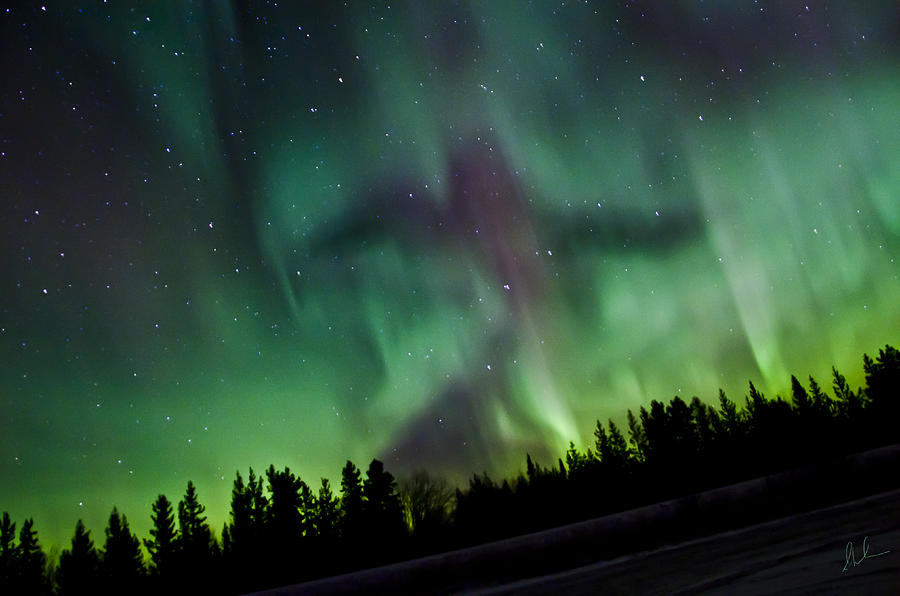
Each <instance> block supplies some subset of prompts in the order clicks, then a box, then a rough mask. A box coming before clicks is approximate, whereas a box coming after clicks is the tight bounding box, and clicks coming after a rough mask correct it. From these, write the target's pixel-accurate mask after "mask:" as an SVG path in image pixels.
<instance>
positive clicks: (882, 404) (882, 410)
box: [863, 345, 900, 441]
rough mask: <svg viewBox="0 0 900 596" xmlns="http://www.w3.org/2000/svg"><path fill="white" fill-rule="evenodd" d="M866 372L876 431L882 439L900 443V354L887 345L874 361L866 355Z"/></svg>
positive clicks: (867, 391)
mask: <svg viewBox="0 0 900 596" xmlns="http://www.w3.org/2000/svg"><path fill="white" fill-rule="evenodd" d="M863 370H864V372H865V374H866V395H867V396H868V398H869V401H870V405H869V407H870V410H871V415H870V416H871V418H870V419H871V420H872V422H873V425H872V426H873V427H874V428H873V430H874V431H875V433H876V435H877V436H878V439H879V440H882V441H898V440H900V424H898V422H897V421H898V420H900V351H898V350H897V349H896V348H894V347H892V346H889V345H888V346H885V347H884V348H883V349H881V350H879V351H878V357H877V358H875V360H872V359H871V358H870V357H869V355H868V354H864V355H863Z"/></svg>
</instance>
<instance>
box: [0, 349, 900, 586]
mask: <svg viewBox="0 0 900 596" xmlns="http://www.w3.org/2000/svg"><path fill="white" fill-rule="evenodd" d="M863 370H864V373H865V386H864V387H861V388H858V389H856V390H854V389H852V388H851V387H850V386H849V384H848V383H847V380H846V378H845V377H844V376H843V375H842V374H841V373H840V372H838V370H837V369H835V368H832V382H831V392H830V393H831V394H829V393H827V392H826V391H825V390H824V389H823V388H822V387H821V386H820V385H819V383H817V382H816V380H815V379H813V378H812V377H810V378H809V382H808V384H806V385H805V384H804V383H803V382H801V381H800V380H799V379H797V377H791V390H790V391H791V393H790V398H789V400H787V399H784V398H782V397H781V396H777V397H775V398H774V399H769V398H767V397H766V396H764V395H763V394H762V393H761V392H760V391H759V390H758V389H757V388H756V387H755V386H754V385H753V383H752V382H751V383H750V385H749V392H748V394H747V395H746V397H745V400H744V403H743V404H742V405H739V404H737V403H735V402H734V401H732V400H731V399H729V398H728V397H727V396H726V395H725V393H724V392H722V391H721V390H720V391H719V395H718V404H717V406H712V405H709V404H706V403H704V402H703V401H701V400H700V399H699V398H697V397H694V398H692V399H691V400H690V402H686V401H684V400H683V399H681V398H680V397H674V398H673V399H672V400H671V401H669V402H668V403H663V402H660V401H655V400H654V401H652V402H651V403H650V406H649V408H645V407H643V406H642V407H641V408H640V409H639V411H638V412H637V413H634V412H632V411H630V410H629V411H628V412H627V415H626V417H625V421H626V422H625V424H624V425H622V426H621V427H620V426H619V425H617V424H615V422H613V421H612V420H608V421H607V422H605V423H604V422H601V421H599V420H598V421H597V423H596V429H595V431H594V437H595V441H594V444H593V445H591V446H590V447H588V448H587V449H585V450H581V449H579V448H578V447H577V446H576V445H575V444H574V443H570V445H569V449H568V450H567V451H566V452H565V454H563V455H562V457H560V458H559V459H558V461H557V462H556V463H555V464H553V465H551V466H549V467H544V466H543V465H541V464H539V463H538V462H535V461H534V460H533V459H532V458H531V456H530V455H526V459H525V472H524V474H523V473H520V474H519V475H518V476H516V477H514V478H509V479H504V480H501V481H498V480H495V479H492V478H490V477H489V476H488V475H487V474H476V475H474V476H473V477H472V478H471V479H470V481H469V483H468V486H467V487H465V488H454V487H451V486H450V485H449V484H448V483H447V482H445V481H443V480H441V479H440V477H439V476H438V475H437V473H439V471H435V473H432V472H430V471H420V472H418V473H415V474H413V475H412V476H411V477H409V478H406V479H403V480H401V481H398V480H397V479H395V478H394V476H393V475H392V474H391V473H390V472H389V471H387V470H386V469H385V468H384V465H383V463H382V462H381V461H379V460H377V459H376V460H372V462H371V463H370V464H369V465H368V468H367V469H366V470H365V471H363V470H362V469H360V468H359V467H357V466H356V465H355V464H354V463H353V462H351V461H348V462H347V463H346V465H345V466H344V468H343V470H342V471H341V481H340V486H339V487H333V486H332V485H331V483H330V482H329V481H328V480H327V479H324V478H323V479H322V480H321V482H320V483H319V485H318V486H310V485H309V484H307V483H306V482H305V481H304V480H302V479H301V478H300V477H299V476H297V475H296V474H295V473H293V472H292V471H291V470H290V469H289V468H284V469H283V470H277V469H275V467H274V466H269V468H268V469H267V470H265V472H264V473H262V474H257V473H255V472H254V471H253V470H252V469H250V470H249V473H248V474H247V476H246V477H244V476H243V475H241V473H240V472H238V473H237V474H236V476H235V479H234V484H233V489H232V493H231V495H232V496H231V510H230V512H229V514H228V517H227V522H226V523H225V524H224V527H223V528H222V529H221V532H219V533H218V535H217V532H216V531H214V529H213V528H211V527H210V525H209V523H208V522H207V519H206V516H205V507H204V506H203V505H202V504H201V502H200V495H198V494H197V491H196V488H195V486H194V484H193V483H192V482H188V483H187V487H186V490H185V492H184V495H183V496H182V497H181V498H180V500H178V502H177V503H176V502H174V501H170V500H169V498H168V497H166V495H162V494H161V495H159V496H158V497H157V498H156V500H155V501H154V502H153V505H152V510H151V511H150V518H151V529H150V532H149V536H148V537H146V538H143V539H142V540H141V539H139V538H138V537H137V536H136V535H135V534H134V533H133V532H132V531H131V529H130V526H129V523H128V520H127V519H126V517H125V515H123V514H122V513H120V512H119V511H118V510H117V509H115V508H114V509H113V510H112V512H111V514H110V516H109V522H108V524H107V526H106V528H105V529H104V531H103V534H102V535H97V534H93V535H92V532H91V531H90V530H89V529H88V528H86V527H85V526H84V524H83V523H82V521H81V520H78V522H77V523H76V525H75V531H74V535H73V537H72V540H71V543H70V544H69V545H68V546H67V547H66V548H65V549H64V550H63V551H62V552H61V554H60V556H59V558H58V561H56V560H50V558H49V557H48V556H47V555H46V554H45V553H44V551H43V548H42V546H41V544H40V542H39V540H38V534H37V530H36V528H35V527H34V523H33V520H31V519H26V520H24V521H22V523H21V525H20V526H18V528H17V523H16V522H14V521H13V520H12V519H11V518H10V516H9V514H8V513H3V514H2V519H0V594H20V593H21V594H51V593H55V594H61V595H62V594H124V593H129V594H136V593H137V594H142V593H144V594H149V593H167V592H174V593H197V592H215V593H220V592H222V593H229V592H230V593H241V592H247V591H252V590H259V589H265V588H270V587H276V586H281V585H287V584H291V583H297V582H302V581H307V580H311V579H315V578H320V577H326V576H330V575H335V574H339V573H345V572H349V571H353V570H357V569H363V568H369V567H374V566H379V565H383V564H387V563H391V562H395V561H400V560H404V559H410V558H415V557H420V556H423V555H428V554H433V553H438V552H442V551H446V550H450V549H455V548H461V547H466V546H470V545H475V544H479V543H484V542H488V541H492V540H496V539H500V538H504V537H509V536H514V535H519V534H524V533H528V532H532V531H537V530H541V529H546V528H550V527H554V526H559V525H563V524H566V523H571V522H574V521H578V520H583V519H588V518H592V517H597V516H600V515H604V514H609V513H614V512H617V511H623V510H626V509H629V508H633V507H636V506H640V505H646V504H650V503H656V502H659V501H662V500H666V499H671V498H674V497H678V496H681V495H687V494H691V493H696V492H698V491H703V490H707V489H711V488H715V487H719V486H725V485H729V484H733V483H736V482H740V481H742V480H747V479H751V478H757V477H759V476H763V475H768V474H773V473H777V472H779V471H783V470H787V469H791V468H796V467H799V466H805V465H816V464H817V463H819V464H821V463H823V462H828V461H829V460H833V459H834V458H837V457H840V456H843V455H847V454H851V453H857V452H860V451H864V450H867V449H872V448H876V447H880V446H884V445H889V444H894V443H898V442H900V426H898V424H897V420H898V417H900V399H898V391H900V351H898V350H897V349H895V348H893V347H892V346H890V345H887V346H885V347H884V348H883V349H881V350H879V353H878V355H877V357H875V358H870V357H869V356H868V355H864V356H863ZM17 529H18V531H17Z"/></svg>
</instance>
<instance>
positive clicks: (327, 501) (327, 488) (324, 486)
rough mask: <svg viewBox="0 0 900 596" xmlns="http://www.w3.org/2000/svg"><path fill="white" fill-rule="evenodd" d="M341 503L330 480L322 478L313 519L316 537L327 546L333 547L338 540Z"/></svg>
mask: <svg viewBox="0 0 900 596" xmlns="http://www.w3.org/2000/svg"><path fill="white" fill-rule="evenodd" d="M340 507H341V501H340V499H338V497H337V496H335V494H334V492H333V491H332V490H331V483H330V482H329V481H328V478H322V483H321V486H319V494H318V496H317V498H316V509H315V514H314V517H313V524H314V525H315V533H316V536H318V537H319V538H320V541H321V542H322V543H323V544H326V545H329V546H330V545H333V544H334V543H335V542H336V541H337V538H338V531H339V530H338V524H339V522H340Z"/></svg>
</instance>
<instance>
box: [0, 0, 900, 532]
mask: <svg viewBox="0 0 900 596" xmlns="http://www.w3.org/2000/svg"><path fill="white" fill-rule="evenodd" d="M79 4H81V5H83V6H81V7H79V6H78V5H79ZM864 4H865V7H864V8H863V7H862V4H853V3H829V2H824V3H823V2H819V3H809V4H808V5H807V4H804V3H802V2H772V3H769V2H759V3H757V2H751V1H748V2H737V1H735V2H713V3H710V2H706V3H704V2H695V1H691V2H685V3H640V2H639V3H634V4H631V3H622V2H563V3H551V2H527V3H526V2H500V1H498V2H490V3H488V2H475V1H473V2H440V3H438V2H409V3H406V2H392V3H390V5H388V4H386V3H381V2H376V3H374V4H372V3H369V4H363V3H356V2H346V3H337V2H329V3H325V2H322V3H296V4H295V3H290V2H284V3H280V4H276V3H261V2H259V3H257V2H249V3H244V2H231V3H226V2H209V3H205V2H199V3H191V2H165V3H163V2H158V3H146V4H145V5H144V6H143V7H138V8H128V7H125V6H120V5H118V4H117V3H110V4H109V5H107V4H105V3H103V4H100V3H79V2H72V3H67V2H65V3H64V2H61V3H47V4H46V5H45V6H43V7H42V6H41V5H40V4H34V5H30V6H21V7H17V8H10V9H6V11H5V12H3V13H0V26H2V29H0V39H2V41H0V48H2V57H3V72H4V73H10V74H9V76H4V77H3V78H4V82H3V84H2V87H0V88H2V93H0V192H2V193H3V202H2V208H3V212H2V218H0V219H2V221H3V230H4V234H3V240H2V242H3V244H2V248H3V251H2V257H0V258H2V259H3V260H2V263H3V273H4V275H3V276H2V282H0V283H2V288H3V289H2V302H0V356H2V367H0V381H2V385H0V387H2V391H0V424H2V427H0V478H2V482H0V510H8V511H9V512H10V513H11V515H12V516H13V519H14V520H17V521H21V520H22V519H24V518H25V517H29V516H33V517H34V518H35V522H36V528H37V530H38V531H39V534H40V537H41V540H42V541H43V543H44V544H45V545H48V544H54V543H55V544H58V545H62V544H63V543H64V542H65V541H67V540H68V539H69V537H70V536H71V532H72V528H73V527H74V524H75V521H76V519H78V518H79V517H81V518H83V519H84V520H85V523H86V524H87V525H88V527H89V528H91V529H92V530H93V532H94V536H95V538H96V537H98V536H100V535H102V529H103V527H104V524H105V520H106V519H107V517H108V515H109V512H110V510H111V509H112V507H113V506H114V505H115V506H118V508H119V510H120V511H122V512H124V513H125V514H126V515H127V516H128V518H129V521H130V522H131V524H132V526H133V528H134V529H135V530H136V531H137V532H138V533H139V535H145V534H146V530H147V528H148V527H149V516H150V504H151V502H152V501H153V499H154V498H155V497H156V495H157V494H158V493H160V492H164V493H166V494H167V495H168V496H169V498H170V499H173V500H176V501H177V499H178V498H180V497H181V495H182V494H183V492H184V487H185V484H186V483H187V480H188V479H192V480H193V481H194V482H195V483H196V485H197V487H198V490H199V494H200V498H201V501H202V502H203V503H204V504H206V505H207V508H208V514H209V516H210V521H211V522H212V524H213V527H216V528H220V527H221V524H222V522H223V521H224V519H225V518H224V516H225V514H226V512H227V509H228V503H229V499H230V490H231V483H232V480H233V478H234V474H235V471H236V470H242V471H244V472H245V471H246V469H247V468H248V467H249V466H253V467H254V468H255V469H256V470H261V469H263V468H264V467H266V466H268V464H270V463H273V464H275V465H276V467H280V466H284V465H288V466H290V467H291V469H292V470H296V471H298V472H299V473H300V474H301V476H302V477H303V478H304V479H306V480H307V481H311V482H313V483H315V482H317V479H318V477H320V476H328V477H331V478H332V479H334V478H335V477H336V476H337V474H338V472H339V470H340V468H341V466H342V464H343V463H344V461H346V460H347V459H348V458H350V459H353V460H354V461H355V462H357V463H359V464H365V463H367V462H368V461H369V460H370V459H371V458H372V457H375V456H377V457H380V458H382V459H384V460H385V462H386V465H387V467H388V469H390V470H391V471H393V472H394V473H395V474H400V475H402V474H403V473H405V472H408V471H410V470H413V469H415V468H417V467H422V466H424V467H427V468H428V469H429V470H430V471H432V472H437V473H443V474H445V475H447V476H448V477H450V478H453V479H456V480H459V479H463V478H465V477H466V476H469V475H471V473H473V472H476V471H481V470H488V471H490V472H491V473H494V474H500V475H507V474H513V473H515V472H516V471H517V470H518V469H520V468H521V467H522V466H523V465H524V463H523V462H524V457H525V452H526V451H528V452H530V453H532V454H533V455H537V458H538V460H543V461H545V462H549V461H552V459H555V457H556V456H557V455H559V454H560V453H561V452H562V450H563V449H564V448H565V446H566V445H567V444H568V441H569V440H574V441H575V442H576V444H578V445H586V444H587V443H588V442H589V440H590V438H591V432H592V429H593V426H594V422H595V421H596V420H597V419H598V418H600V419H604V420H605V419H606V418H608V417H613V418H615V419H621V418H622V416H623V415H624V413H625V411H626V410H627V409H629V408H631V409H634V410H636V409H637V408H639V407H640V406H641V405H646V404H648V403H649V402H650V400H651V399H668V398H670V397H671V396H672V395H673V394H679V395H682V396H683V397H685V398H689V397H690V396H691V395H699V396H700V397H701V398H704V399H713V398H714V397H715V396H716V391H717V389H718V388H719V387H721V388H723V389H724V390H725V391H726V392H727V393H728V394H729V396H730V397H731V398H732V399H735V400H738V401H742V400H743V395H744V392H745V387H746V383H747V380H748V379H752V380H753V381H754V383H755V384H756V385H757V386H758V387H759V388H760V389H762V390H763V391H765V392H766V393H767V394H769V395H774V394H775V393H776V392H781V393H782V394H783V393H785V391H786V390H787V388H788V387H789V381H790V374H791V373H795V374H797V375H798V376H799V377H800V378H804V377H805V376H806V375H808V374H812V375H814V376H815V377H816V378H817V379H818V380H819V381H820V382H821V383H823V384H825V385H827V382H828V380H829V378H830V367H831V366H832V364H834V365H836V366H837V367H838V369H840V370H841V371H842V372H844V373H846V374H848V375H850V380H851V382H852V383H854V385H856V384H859V383H860V381H861V379H860V377H859V376H858V375H859V374H860V369H861V355H862V353H863V352H869V353H873V352H877V348H878V347H879V346H881V345H883V344H884V343H893V344H894V345H896V344H897V342H898V340H900V325H898V324H900V299H898V298H900V280H898V273H900V267H898V263H897V262H896V261H897V259H898V258H900V254H898V249H900V203H898V193H900V164H898V161H897V159H896V156H898V155H900V76H898V75H900V68H898V67H900V53H898V47H897V39H898V37H900V36H898V29H897V23H898V22H900V14H898V11H897V8H896V6H895V4H894V3H892V2H866V3H864ZM551 458H552V459H551Z"/></svg>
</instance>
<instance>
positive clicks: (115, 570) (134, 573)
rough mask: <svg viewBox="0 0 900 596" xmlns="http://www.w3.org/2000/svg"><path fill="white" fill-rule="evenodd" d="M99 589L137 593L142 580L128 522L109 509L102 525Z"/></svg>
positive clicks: (136, 543)
mask: <svg viewBox="0 0 900 596" xmlns="http://www.w3.org/2000/svg"><path fill="white" fill-rule="evenodd" d="M100 571H101V575H102V577H103V587H104V589H105V591H106V593H108V594H124V593H126V592H127V593H132V594H133V593H135V592H138V591H140V588H141V587H142V585H143V581H142V580H143V577H144V557H143V554H142V553H141V543H140V541H139V540H138V538H137V536H135V535H134V534H132V533H131V528H130V527H129V525H128V519H126V517H125V516H124V515H120V514H119V512H118V510H117V509H116V508H115V507H113V510H112V513H111V514H110V516H109V523H108V524H107V526H106V542H105V543H104V546H103V556H102V559H101V562H100Z"/></svg>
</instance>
